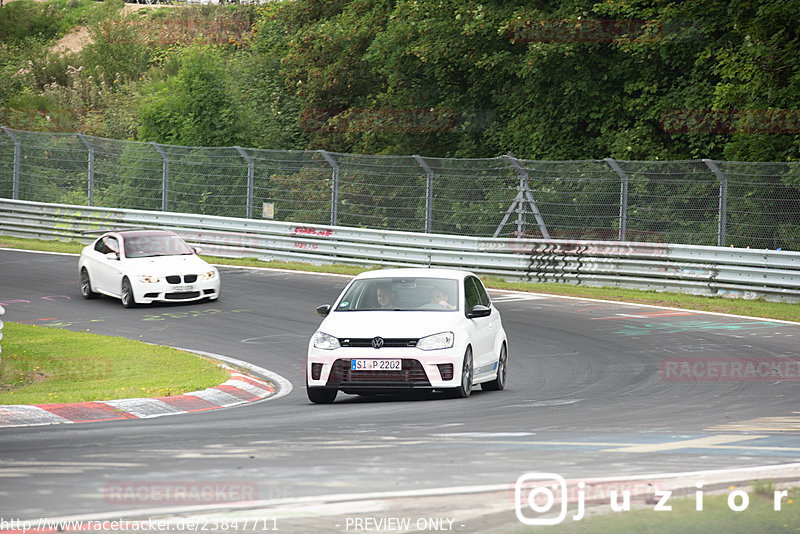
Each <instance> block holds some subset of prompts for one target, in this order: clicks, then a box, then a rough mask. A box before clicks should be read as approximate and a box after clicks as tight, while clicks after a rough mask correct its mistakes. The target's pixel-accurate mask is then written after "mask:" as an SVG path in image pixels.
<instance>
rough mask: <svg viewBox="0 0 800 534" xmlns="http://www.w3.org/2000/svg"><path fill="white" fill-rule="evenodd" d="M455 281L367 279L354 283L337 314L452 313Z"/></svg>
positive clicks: (340, 302) (456, 295) (345, 295)
mask: <svg viewBox="0 0 800 534" xmlns="http://www.w3.org/2000/svg"><path fill="white" fill-rule="evenodd" d="M457 309H458V281H457V280H448V279H443V278H369V279H364V280H356V281H355V282H353V284H352V285H351V286H350V287H349V288H348V290H347V292H346V293H345V294H344V296H342V299H341V300H340V301H339V304H338V305H337V306H336V311H376V310H391V311H419V310H428V311H455V310H457Z"/></svg>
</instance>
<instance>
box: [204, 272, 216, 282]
mask: <svg viewBox="0 0 800 534" xmlns="http://www.w3.org/2000/svg"><path fill="white" fill-rule="evenodd" d="M216 277H217V271H208V272H207V273H203V274H201V275H200V280H213V279H214V278H216Z"/></svg>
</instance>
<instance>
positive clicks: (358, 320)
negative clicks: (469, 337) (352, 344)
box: [318, 311, 463, 338]
mask: <svg viewBox="0 0 800 534" xmlns="http://www.w3.org/2000/svg"><path fill="white" fill-rule="evenodd" d="M460 318H463V315H462V314H461V312H459V311H452V312H446V311H445V312H440V311H397V312H395V311H342V312H331V313H330V315H328V317H326V318H325V320H324V321H322V324H321V325H320V326H319V328H318V330H322V331H323V332H325V333H326V334H330V335H332V336H335V337H338V338H344V337H350V338H373V337H375V336H380V337H383V338H422V337H425V336H429V335H432V334H438V333H439V332H447V331H452V330H453V329H455V328H456V325H457V324H458V322H459V319H460Z"/></svg>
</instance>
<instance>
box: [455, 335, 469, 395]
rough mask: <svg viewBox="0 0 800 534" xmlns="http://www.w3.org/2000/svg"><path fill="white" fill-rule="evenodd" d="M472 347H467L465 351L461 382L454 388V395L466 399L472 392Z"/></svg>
mask: <svg viewBox="0 0 800 534" xmlns="http://www.w3.org/2000/svg"><path fill="white" fill-rule="evenodd" d="M473 372H474V371H473V368H472V347H467V350H466V352H464V362H463V363H462V365H461V384H460V385H459V386H458V387H457V388H453V396H454V397H456V398H459V399H466V398H467V397H469V396H470V394H471V393H472V377H473Z"/></svg>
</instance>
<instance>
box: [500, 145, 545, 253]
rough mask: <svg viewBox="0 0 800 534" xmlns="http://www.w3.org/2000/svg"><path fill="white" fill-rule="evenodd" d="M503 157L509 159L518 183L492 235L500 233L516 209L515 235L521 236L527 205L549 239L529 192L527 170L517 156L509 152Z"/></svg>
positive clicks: (541, 230) (540, 228)
mask: <svg viewBox="0 0 800 534" xmlns="http://www.w3.org/2000/svg"><path fill="white" fill-rule="evenodd" d="M504 157H506V158H508V159H509V161H510V162H511V166H512V167H514V169H515V170H516V171H517V175H518V176H519V183H520V185H519V191H518V192H517V196H516V197H515V198H514V201H513V202H512V203H511V206H509V208H508V210H507V211H506V214H505V215H504V216H503V220H502V221H501V222H500V225H499V226H498V227H497V230H495V232H494V237H497V236H499V235H500V232H501V231H502V229H503V227H504V226H505V225H506V223H507V222H508V219H509V218H510V217H511V213H513V212H514V211H515V210H517V235H518V236H520V237H521V236H522V234H523V233H524V231H525V228H524V226H525V206H526V205H527V206H528V207H529V208H530V210H531V213H533V216H534V218H535V219H536V223H537V224H538V225H539V231H540V232H542V237H543V238H544V239H550V232H548V231H547V226H546V225H545V224H544V219H543V218H542V214H541V213H540V212H539V208H538V207H537V206H536V200H534V198H533V194H532V193H531V186H530V181H529V177H528V171H527V170H525V168H524V167H523V166H522V165H520V163H519V160H517V158H515V157H514V155H513V154H512V153H511V152H509V153H508V154H507V155H506V156H504Z"/></svg>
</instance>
